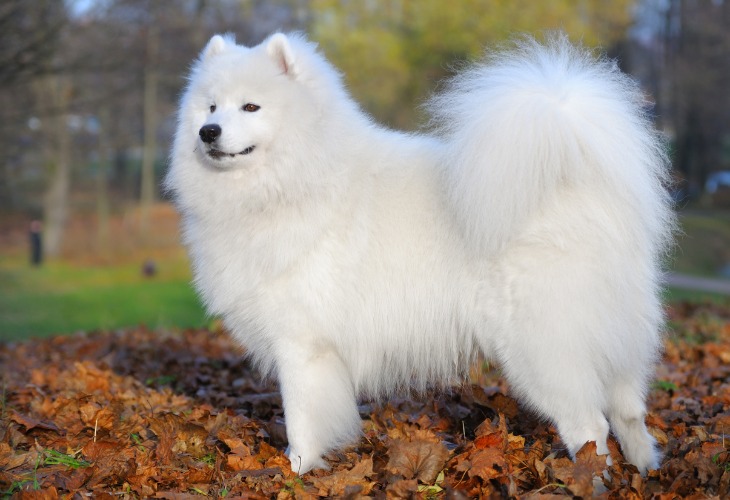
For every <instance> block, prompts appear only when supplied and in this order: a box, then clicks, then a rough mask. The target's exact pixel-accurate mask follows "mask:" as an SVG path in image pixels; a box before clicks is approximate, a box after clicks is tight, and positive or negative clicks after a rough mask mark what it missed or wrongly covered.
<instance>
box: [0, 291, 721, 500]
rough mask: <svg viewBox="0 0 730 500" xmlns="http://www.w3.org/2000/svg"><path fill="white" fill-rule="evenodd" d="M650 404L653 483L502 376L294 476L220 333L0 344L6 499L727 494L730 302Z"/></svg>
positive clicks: (679, 315) (404, 402)
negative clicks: (553, 422) (565, 437)
mask: <svg viewBox="0 0 730 500" xmlns="http://www.w3.org/2000/svg"><path fill="white" fill-rule="evenodd" d="M669 315H670V320H671V323H670V324H671V326H672V328H673V330H674V332H675V333H674V334H673V335H672V336H670V338H668V340H667V342H666V355H665V359H664V362H663V363H662V365H661V366H660V367H659V370H658V376H657V377H658V381H657V384H656V386H655V387H654V389H653V390H652V392H651V394H650V398H649V405H650V414H649V416H648V418H647V422H648V424H649V426H650V430H651V432H652V433H653V434H654V435H655V436H656V438H657V440H658V441H659V443H660V444H661V445H662V447H663V449H664V451H665V457H664V460H663V463H662V466H661V468H660V469H659V470H656V471H650V472H649V474H648V475H647V476H646V477H642V476H641V475H639V474H638V472H637V470H636V469H635V468H634V467H633V466H631V465H628V464H625V463H624V462H623V461H622V459H621V456H620V450H619V449H618V446H617V445H616V444H615V443H613V442H611V443H610V444H611V448H612V455H613V459H614V465H612V466H610V467H607V466H606V461H605V458H604V457H597V456H596V455H595V444H594V443H588V444H587V445H586V446H585V447H584V448H583V450H582V451H581V452H580V453H579V455H578V458H577V460H576V461H575V462H573V461H572V460H570V459H569V458H568V455H567V453H566V451H565V448H564V446H563V445H562V443H561V442H560V440H559V438H558V437H557V435H556V434H555V431H554V429H553V428H552V427H551V426H549V425H547V424H546V423H544V422H541V421H539V420H538V419H536V418H535V417H534V416H532V415H530V414H529V413H528V412H526V411H523V410H521V409H520V408H519V407H518V406H517V404H516V402H515V401H514V400H513V399H512V398H511V397H509V395H508V394H507V389H506V386H505V385H504V383H503V381H501V379H499V378H498V374H495V373H487V374H480V375H479V376H478V377H477V376H475V381H477V382H478V383H475V384H472V385H470V386H465V387H462V388H460V389H458V390H457V389H455V390H454V391H452V392H451V393H450V394H447V395H429V396H428V397H423V396H422V397H420V398H415V399H410V398H402V399H397V400H393V401H390V402H389V403H388V404H386V405H382V406H377V405H363V406H361V407H360V410H361V414H362V416H363V419H364V420H363V434H364V436H363V438H362V439H361V440H360V442H359V443H358V445H357V446H356V447H353V448H350V449H347V450H345V451H343V452H338V453H332V454H330V456H329V457H328V461H329V463H330V464H331V465H332V470H330V471H315V472H314V473H310V474H305V475H304V476H302V477H297V476H296V475H295V474H293V473H292V472H291V470H290V469H289V463H288V460H287V459H286V457H285V456H284V454H283V452H282V450H283V449H284V448H285V446H286V438H285V432H284V425H283V415H282V410H281V399H280V396H279V394H278V392H277V391H276V388H275V386H273V385H271V384H269V383H266V382H265V381H262V380H261V379H260V377H258V375H257V374H256V373H255V372H253V371H252V370H251V369H250V368H249V367H248V365H247V364H246V363H245V362H244V361H243V360H242V358H241V356H240V351H239V350H238V349H237V348H236V347H235V346H234V344H233V342H231V341H230V340H229V338H228V337H227V336H226V335H224V334H220V332H210V331H207V330H195V331H192V330H191V331H185V332H159V331H150V330H147V329H145V328H139V329H134V330H128V331H120V332H107V333H92V334H87V335H76V336H69V337H57V338H53V339H48V340H34V341H30V342H25V343H14V344H10V343H6V344H0V367H1V368H2V391H3V393H2V396H3V399H2V401H0V403H1V404H2V406H1V407H0V495H2V496H10V497H13V498H58V497H61V498H82V497H88V496H91V497H93V498H147V497H153V498H167V499H184V498H193V497H203V496H209V497H215V498H219V497H226V498H312V497H346V498H359V497H364V496H369V497H380V498H382V497H386V498H480V497H481V498H489V497H496V498H499V497H515V498H517V497H519V498H542V497H549V496H555V495H564V496H577V497H591V496H598V497H603V498H616V499H619V498H621V499H624V498H629V499H632V498H633V499H639V498H658V499H673V498H727V497H728V496H729V495H730V451H729V449H730V439H729V440H728V442H726V441H725V438H724V436H725V434H726V433H729V432H730V306H725V307H721V306H717V305H703V306H697V305H690V304H680V305H677V306H674V307H672V308H670V310H669Z"/></svg>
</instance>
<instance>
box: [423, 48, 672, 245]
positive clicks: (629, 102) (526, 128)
mask: <svg viewBox="0 0 730 500" xmlns="http://www.w3.org/2000/svg"><path fill="white" fill-rule="evenodd" d="M645 104H646V103H645V101H644V97H643V94H642V93H641V91H640V90H639V88H638V86H637V85H636V83H635V82H634V81H633V80H632V79H631V78H629V77H628V76H626V75H624V74H623V73H621V71H620V70H619V69H618V67H617V65H616V64H615V63H614V62H613V61H610V60H607V59H605V58H596V57H594V55H593V54H592V53H591V52H590V51H589V50H586V49H583V48H578V47H575V46H573V45H572V44H571V43H570V42H569V41H568V39H567V37H566V36H564V35H561V34H554V35H552V36H549V37H548V40H547V42H546V43H545V44H542V43H539V42H537V41H535V40H534V39H532V38H523V39H520V40H518V41H516V42H514V43H513V45H512V46H511V47H510V48H508V49H506V50H503V51H499V52H495V53H492V54H488V55H487V56H486V58H485V60H484V61H483V62H481V63H479V64H477V65H475V66H474V67H472V68H470V69H468V70H466V71H465V72H463V73H462V74H460V75H459V76H457V77H456V78H455V79H454V80H452V81H451V82H450V83H449V84H448V85H447V87H446V89H445V91H444V92H442V93H441V94H439V95H436V96H435V97H434V98H433V99H431V101H430V102H429V103H428V110H429V111H430V113H431V116H432V124H433V125H434V126H435V128H436V130H437V132H438V133H440V134H441V135H442V136H443V137H444V139H445V140H446V142H447V157H446V166H445V176H446V183H447V184H448V189H449V191H450V193H449V194H450V202H451V205H452V208H453V209H454V211H455V213H456V216H457V218H458V219H459V220H460V221H461V223H462V226H463V229H464V231H465V233H466V236H467V240H468V241H469V242H470V243H471V244H473V245H476V247H477V249H478V250H479V251H480V252H487V253H494V252H498V251H499V250H500V249H502V248H504V246H505V245H506V244H507V243H508V242H509V241H510V239H511V238H513V237H514V236H515V235H518V234H519V229H520V226H522V225H524V224H525V223H526V222H527V221H529V220H530V219H531V216H532V215H534V213H535V212H536V211H539V210H541V207H544V205H545V203H546V201H547V200H548V199H550V198H551V197H555V196H559V195H560V193H561V191H562V188H563V187H565V186H567V187H570V186H579V185H580V184H585V185H586V186H587V187H590V186H592V187H593V188H594V189H599V190H608V192H610V193H611V195H612V196H613V195H614V194H615V199H616V202H617V203H622V204H628V205H631V208H632V209H633V208H635V211H634V210H632V211H631V213H633V214H635V215H636V217H637V218H639V219H640V220H637V221H633V222H632V224H635V223H637V222H638V223H639V224H640V225H641V226H640V227H641V228H642V230H643V231H644V232H645V235H646V236H648V241H650V242H652V243H651V245H652V246H653V247H654V248H652V249H648V250H649V252H658V251H662V250H664V248H666V244H667V243H668V242H669V239H670V235H671V228H672V217H673V216H672V213H671V209H670V202H669V197H668V195H667V193H666V189H665V187H664V184H665V182H666V181H667V177H668V160H667V157H666V153H665V147H664V141H663V140H662V139H661V137H660V136H659V135H658V134H657V133H656V131H655V130H654V128H653V127H652V125H651V123H650V120H649V119H648V117H647V115H646V112H645V110H644V107H645Z"/></svg>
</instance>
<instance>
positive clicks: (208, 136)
mask: <svg viewBox="0 0 730 500" xmlns="http://www.w3.org/2000/svg"><path fill="white" fill-rule="evenodd" d="M198 134H199V135H200V139H202V141H203V142H204V143H206V144H210V143H212V142H213V141H215V140H216V139H218V138H219V137H220V136H221V127H220V125H216V124H215V123H214V124H212V125H203V126H202V127H201V128H200V132H198Z"/></svg>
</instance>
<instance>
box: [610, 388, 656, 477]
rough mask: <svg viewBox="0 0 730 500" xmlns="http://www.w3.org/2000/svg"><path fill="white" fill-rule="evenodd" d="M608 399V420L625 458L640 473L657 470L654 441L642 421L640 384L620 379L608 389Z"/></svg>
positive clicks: (642, 408)
mask: <svg viewBox="0 0 730 500" xmlns="http://www.w3.org/2000/svg"><path fill="white" fill-rule="evenodd" d="M610 398H611V399H610V401H609V406H608V419H609V421H610V422H611V428H612V429H613V432H614V434H615V435H616V437H617V438H618V440H619V443H621V449H622V451H623V453H624V456H625V457H626V460H627V461H629V462H631V463H632V464H634V465H636V467H638V469H639V470H640V471H641V472H642V473H645V472H646V471H647V469H656V468H657V467H658V465H659V454H658V452H657V449H656V441H655V440H654V438H653V437H652V436H651V434H649V431H647V429H646V424H645V423H644V417H645V416H646V405H645V403H644V391H643V390H642V384H641V383H638V382H627V381H625V380H623V381H620V382H619V383H616V384H615V385H614V386H613V387H612V388H611V392H610Z"/></svg>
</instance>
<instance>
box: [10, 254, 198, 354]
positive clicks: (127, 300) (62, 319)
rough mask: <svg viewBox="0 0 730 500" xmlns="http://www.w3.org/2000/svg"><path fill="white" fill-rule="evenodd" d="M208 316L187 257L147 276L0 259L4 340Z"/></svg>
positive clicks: (126, 268)
mask: <svg viewBox="0 0 730 500" xmlns="http://www.w3.org/2000/svg"><path fill="white" fill-rule="evenodd" d="M206 321H207V320H206V316H205V313H204V311H203V308H202V306H201V304H200V302H199V301H198V299H197V297H196V295H195V292H194V290H193V289H192V287H191V285H190V271H189V266H188V262H187V259H186V258H185V256H184V253H183V252H182V251H180V252H179V253H178V254H177V255H174V256H172V257H170V258H169V259H165V260H164V261H158V263H157V274H156V275H155V276H154V277H151V278H146V277H144V276H143V275H142V273H141V266H140V265H139V264H123V265H115V266H92V267H87V266H79V265H73V264H68V263H64V262H54V263H49V264H47V265H44V266H42V267H40V268H31V267H30V266H29V265H28V264H27V263H26V261H25V260H23V259H20V258H18V257H0V341H3V340H16V339H23V338H28V337H43V336H49V335H55V334H67V333H73V332H75V331H79V330H97V329H113V328H119V327H125V326H133V325H138V324H146V325H147V326H149V327H152V328H160V327H172V326H180V327H197V326H201V325H203V324H205V322H206Z"/></svg>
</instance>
